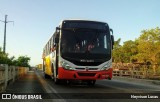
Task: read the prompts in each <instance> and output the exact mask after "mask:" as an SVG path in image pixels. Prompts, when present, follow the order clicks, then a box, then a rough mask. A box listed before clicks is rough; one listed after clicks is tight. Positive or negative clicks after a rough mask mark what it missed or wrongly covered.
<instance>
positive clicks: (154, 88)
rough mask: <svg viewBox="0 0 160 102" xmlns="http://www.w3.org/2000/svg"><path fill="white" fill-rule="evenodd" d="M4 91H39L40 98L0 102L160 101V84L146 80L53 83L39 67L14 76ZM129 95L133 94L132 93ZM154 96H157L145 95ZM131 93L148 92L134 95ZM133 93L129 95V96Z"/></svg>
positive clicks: (35, 92) (18, 92) (1, 101)
mask: <svg viewBox="0 0 160 102" xmlns="http://www.w3.org/2000/svg"><path fill="white" fill-rule="evenodd" d="M6 93H14V94H41V95H42V98H43V99H42V100H40V99H38V100H24V99H23V100H22V99H21V100H20V99H18V100H0V102H8V101H12V102H25V101H27V102H28V101H30V102H32V101H33V102H35V101H36V102H41V101H42V102H99V101H101V102H117V101H118V102H131V101H132V102H151V101H152V102H160V87H159V85H152V84H147V83H143V82H142V83H140V82H137V83H136V82H135V81H133V82H132V81H123V80H117V79H114V78H113V80H100V81H97V82H96V84H95V85H94V86H88V85H87V84H86V83H81V82H76V83H71V84H67V83H63V82H62V83H61V84H60V85H56V84H55V83H54V81H53V80H52V79H45V78H44V75H43V72H42V71H39V70H35V71H31V72H28V74H27V75H26V76H24V77H22V78H21V79H19V80H17V81H16V82H15V83H13V84H12V85H9V86H8V87H7V89H6ZM131 95H132V96H131ZM148 95H149V96H151V95H152V96H157V97H158V99H153V98H148V97H149V96H148ZM134 96H137V97H138V96H147V98H146V99H143V98H141V99H136V98H135V97H134ZM131 97H132V98H131Z"/></svg>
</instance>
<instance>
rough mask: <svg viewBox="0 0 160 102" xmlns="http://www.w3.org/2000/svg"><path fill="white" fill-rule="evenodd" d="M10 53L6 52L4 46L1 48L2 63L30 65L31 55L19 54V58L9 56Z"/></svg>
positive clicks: (0, 61) (0, 60)
mask: <svg viewBox="0 0 160 102" xmlns="http://www.w3.org/2000/svg"><path fill="white" fill-rule="evenodd" d="M8 55H9V54H7V53H4V52H3V51H2V48H0V64H8V65H14V66H22V67H30V65H29V61H30V57H28V56H19V57H18V58H17V59H16V58H15V57H14V56H12V57H10V58H9V57H8Z"/></svg>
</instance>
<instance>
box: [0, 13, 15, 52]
mask: <svg viewBox="0 0 160 102" xmlns="http://www.w3.org/2000/svg"><path fill="white" fill-rule="evenodd" d="M7 16H8V15H5V21H1V20H0V21H1V22H3V23H4V42H3V53H6V27H7V23H8V22H14V21H7Z"/></svg>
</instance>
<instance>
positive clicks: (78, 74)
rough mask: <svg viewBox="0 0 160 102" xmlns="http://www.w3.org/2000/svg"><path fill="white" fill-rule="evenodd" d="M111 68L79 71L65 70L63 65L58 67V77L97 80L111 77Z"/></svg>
mask: <svg viewBox="0 0 160 102" xmlns="http://www.w3.org/2000/svg"><path fill="white" fill-rule="evenodd" d="M112 71H113V69H112V68H109V69H108V70H103V71H79V70H66V69H64V68H63V67H59V68H58V72H59V73H58V79H68V80H70V79H71V80H72V79H73V80H74V79H75V80H98V79H112Z"/></svg>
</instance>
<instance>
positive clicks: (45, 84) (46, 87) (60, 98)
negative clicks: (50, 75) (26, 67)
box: [35, 72, 67, 102]
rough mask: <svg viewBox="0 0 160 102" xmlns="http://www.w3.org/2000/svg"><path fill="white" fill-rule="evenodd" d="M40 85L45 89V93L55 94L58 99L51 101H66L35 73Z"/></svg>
mask: <svg viewBox="0 0 160 102" xmlns="http://www.w3.org/2000/svg"><path fill="white" fill-rule="evenodd" d="M35 73H36V75H37V77H38V79H39V81H40V83H41V84H42V86H43V88H44V89H45V91H46V92H47V93H56V95H57V97H59V99H53V101H55V100H56V102H67V101H66V100H64V99H63V98H62V97H61V96H60V95H59V94H58V92H57V91H56V90H55V89H54V88H52V86H51V85H49V84H48V83H47V82H46V81H45V80H44V79H43V78H42V77H41V76H40V75H39V74H38V73H37V72H35Z"/></svg>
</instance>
